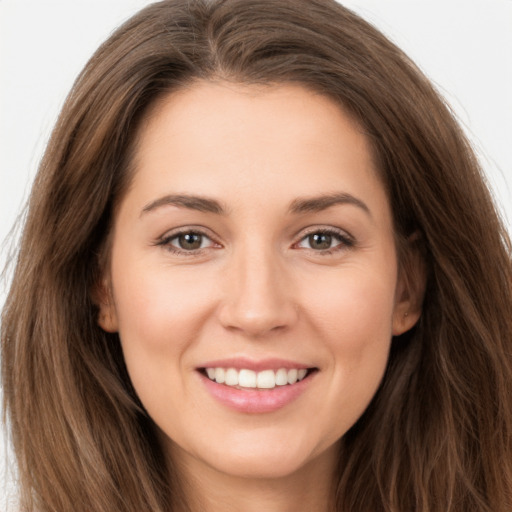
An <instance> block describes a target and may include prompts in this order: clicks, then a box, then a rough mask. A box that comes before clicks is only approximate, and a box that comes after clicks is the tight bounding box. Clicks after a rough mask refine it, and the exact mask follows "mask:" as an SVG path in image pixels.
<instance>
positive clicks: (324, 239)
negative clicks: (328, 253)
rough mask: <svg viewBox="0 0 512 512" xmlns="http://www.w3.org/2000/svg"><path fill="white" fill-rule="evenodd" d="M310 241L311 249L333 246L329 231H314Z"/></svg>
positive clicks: (309, 238) (309, 237)
mask: <svg viewBox="0 0 512 512" xmlns="http://www.w3.org/2000/svg"><path fill="white" fill-rule="evenodd" d="M308 242H309V246H310V247H311V249H316V250H320V251H323V250H326V249H330V248H331V244H332V235H330V234H329V233H313V234H311V235H309V236H308Z"/></svg>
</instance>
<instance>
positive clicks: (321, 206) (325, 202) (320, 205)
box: [290, 192, 372, 217]
mask: <svg viewBox="0 0 512 512" xmlns="http://www.w3.org/2000/svg"><path fill="white" fill-rule="evenodd" d="M343 204H350V205H353V206H357V207H358V208H360V209H361V210H363V211H364V212H365V213H367V214H368V215H369V216H370V217H371V216H372V214H371V212H370V208H368V206H367V205H366V203H364V202H363V201H361V199H358V198H357V197H354V196H353V195H351V194H347V193H344V192H338V193H333V194H325V195H321V196H316V197H305V198H298V199H295V200H294V201H292V203H291V205H290V212H291V213H295V214H297V213H309V212H321V211H323V210H327V209H328V208H331V206H336V205H343Z"/></svg>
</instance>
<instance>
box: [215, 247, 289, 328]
mask: <svg viewBox="0 0 512 512" xmlns="http://www.w3.org/2000/svg"><path fill="white" fill-rule="evenodd" d="M227 273H228V276H227V279H226V285H227V286H226V289H225V293H224V303H223V307H222V314H221V320H222V323H223V324H224V326H225V327H227V328H231V329H237V330H240V331H244V332H245V333H246V334H248V335H252V336H257V335H261V334H265V333H267V332H269V331H273V330H276V329H283V328H285V327H286V326H289V325H291V323H293V322H294V321H295V316H296V310H295V306H294V304H293V302H292V300H291V293H290V291H291V290H290V288H289V284H288V283H287V276H286V272H283V266H282V264H281V261H280V260H279V255H278V254H276V251H274V250H273V248H272V247H271V244H270V243H269V242H268V241H267V242H266V243H264V242H258V241H257V240H256V239H255V238H254V237H253V238H251V237H247V240H246V241H245V242H244V243H243V244H240V245H239V246H238V247H236V248H235V249H234V251H233V257H232V259H231V261H230V264H229V266H228V268H227Z"/></svg>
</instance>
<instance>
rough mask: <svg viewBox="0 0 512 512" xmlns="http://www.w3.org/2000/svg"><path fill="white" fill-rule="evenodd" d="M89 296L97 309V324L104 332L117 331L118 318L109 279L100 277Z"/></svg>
mask: <svg viewBox="0 0 512 512" xmlns="http://www.w3.org/2000/svg"><path fill="white" fill-rule="evenodd" d="M91 296H92V300H93V302H94V304H96V306H98V310H99V312H98V325H99V326H100V327H101V328H102V329H103V330H104V331H106V332H117V331H118V330H119V327H118V319H117V312H116V307H115V304H114V300H113V296H112V286H111V283H110V279H108V278H106V277H102V278H101V280H100V282H99V283H97V284H96V285H95V286H94V287H93V289H92V291H91Z"/></svg>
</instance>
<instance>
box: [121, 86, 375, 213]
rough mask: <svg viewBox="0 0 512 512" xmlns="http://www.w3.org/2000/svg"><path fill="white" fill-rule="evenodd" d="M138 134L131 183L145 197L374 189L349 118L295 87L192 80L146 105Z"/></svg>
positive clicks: (256, 197)
mask: <svg viewBox="0 0 512 512" xmlns="http://www.w3.org/2000/svg"><path fill="white" fill-rule="evenodd" d="M138 135H139V136H138V141H137V146H136V152H135V155H136V156H135V161H134V162H135V166H134V167H135V176H134V179H133V182H132V187H131V188H132V191H137V193H138V194H139V195H141V196H145V198H146V199H147V200H148V201H149V200H152V199H153V198H154V197H153V196H155V195H158V194H162V193H164V192H167V193H184V194H185V193H186V194H190V193H194V194H196V195H207V196H217V197H220V198H222V197H223V196H226V195H229V194H231V196H230V197H228V199H229V200H232V201H233V203H244V204H250V203H254V202H256V203H258V202H259V203H260V204H261V202H262V201H263V202H265V203H270V202H271V200H272V199H280V200H281V202H283V201H285V200H289V201H292V200H293V199H294V197H298V196H304V195H315V194H325V193H337V192H340V191H341V192H347V193H354V194H356V193H358V194H364V195H365V194H370V195H371V194H373V193H375V192H378V194H380V195H381V196H382V194H383V187H382V184H381V183H380V179H379V178H378V174H377V172H376V168H375V165H374V162H373V158H372V151H371V148H370V145H369V143H368V140H367V138H366V136H365V135H364V133H363V132H362V130H361V129H360V127H359V125H358V124H357V123H356V122H355V121H354V120H353V119H352V118H351V117H350V116H349V115H348V114H347V113H346V112H345V111H344V110H343V109H342V108H341V106H340V105H339V104H337V103H335V102H334V101H333V100H332V99H330V98H328V97H326V96H323V95H320V94H317V93H315V92H312V91H310V90H308V89H306V88H304V87H302V86H300V85H290V84H285V85H283V84H280V85H271V86H254V85H240V84H233V83H227V82H197V83H194V84H192V85H190V86H188V87H186V88H183V89H181V90H179V91H175V92H172V93H170V94H168V95H167V96H165V97H163V98H161V99H160V100H159V101H158V102H157V103H155V105H153V107H152V108H151V110H150V111H149V113H148V114H147V116H146V117H145V119H144V121H143V123H142V124H141V126H140V130H139V134H138Z"/></svg>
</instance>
